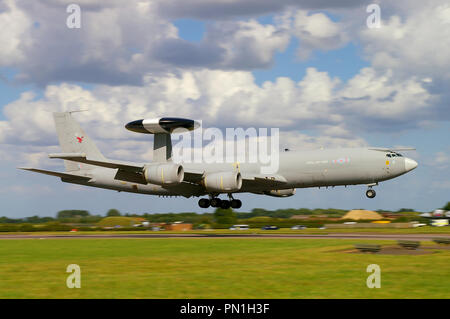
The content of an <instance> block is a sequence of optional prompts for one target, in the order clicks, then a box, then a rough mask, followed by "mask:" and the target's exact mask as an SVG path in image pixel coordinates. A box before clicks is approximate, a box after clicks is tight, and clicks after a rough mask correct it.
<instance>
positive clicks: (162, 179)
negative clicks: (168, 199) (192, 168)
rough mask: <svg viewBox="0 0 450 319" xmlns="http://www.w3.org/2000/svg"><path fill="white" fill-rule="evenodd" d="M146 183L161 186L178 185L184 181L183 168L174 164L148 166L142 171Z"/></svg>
mask: <svg viewBox="0 0 450 319" xmlns="http://www.w3.org/2000/svg"><path fill="white" fill-rule="evenodd" d="M144 178H145V180H146V181H147V183H150V184H156V185H161V186H166V185H176V184H180V183H181V182H182V181H183V179H184V169H183V166H181V165H179V164H174V163H167V164H150V165H146V166H145V169H144Z"/></svg>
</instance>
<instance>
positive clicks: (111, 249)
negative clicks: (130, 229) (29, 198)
mask: <svg viewBox="0 0 450 319" xmlns="http://www.w3.org/2000/svg"><path fill="white" fill-rule="evenodd" d="M362 242H364V241H362ZM366 242H367V241H366ZM354 243H361V240H359V241H354V240H329V239H275V238H273V239H272V238H270V239H251V238H244V239H237V238H214V239H212V238H211V239H209V238H208V239H205V238H203V239H200V238H197V239H195V238H192V239H175V238H161V239H64V240H58V239H43V240H40V239H26V240H14V239H13V240H2V241H1V242H0V298H449V297H450V276H449V275H450V267H448V261H449V257H450V251H449V250H446V251H445V250H441V251H437V252H435V253H433V254H428V255H398V256H394V255H371V254H349V253H343V252H336V250H339V249H346V248H352V247H353V244H354ZM370 243H380V244H382V245H386V244H388V243H391V244H392V243H395V242H388V241H380V242H377V241H370ZM373 263H375V264H378V265H379V266H380V267H381V288H380V289H369V288H367V287H366V279H367V276H368V275H369V274H368V273H366V267H367V266H368V265H369V264H373ZM69 264H78V265H79V266H80V267H81V289H69V288H67V287H66V279H67V276H68V275H69V274H68V273H66V267H67V265H69Z"/></svg>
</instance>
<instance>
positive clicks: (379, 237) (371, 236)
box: [0, 233, 450, 240]
mask: <svg viewBox="0 0 450 319" xmlns="http://www.w3.org/2000/svg"><path fill="white" fill-rule="evenodd" d="M438 237H439V238H450V236H449V235H444V234H364V233H345V234H344V233H329V234H320V235H312V234H104V235H103V234H95V235H90V234H74V235H63V234H61V235H58V234H51V235H22V234H21V235H14V234H7V235H0V239H89V238H91V239H92V238H97V239H113V238H292V239H295V238H298V239H302V238H304V239H369V240H432V239H433V238H438Z"/></svg>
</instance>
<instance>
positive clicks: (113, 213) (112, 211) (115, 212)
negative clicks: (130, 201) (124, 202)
mask: <svg viewBox="0 0 450 319" xmlns="http://www.w3.org/2000/svg"><path fill="white" fill-rule="evenodd" d="M106 216H108V217H112V216H121V215H120V212H119V211H118V210H117V209H115V208H111V209H110V210H108V212H107V213H106Z"/></svg>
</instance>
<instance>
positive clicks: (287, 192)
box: [264, 188, 295, 197]
mask: <svg viewBox="0 0 450 319" xmlns="http://www.w3.org/2000/svg"><path fill="white" fill-rule="evenodd" d="M264 194H265V195H268V196H273V197H289V196H292V195H294V194H295V188H290V189H272V190H270V191H267V192H264Z"/></svg>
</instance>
